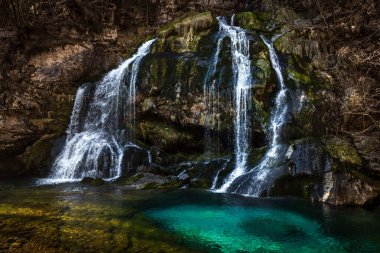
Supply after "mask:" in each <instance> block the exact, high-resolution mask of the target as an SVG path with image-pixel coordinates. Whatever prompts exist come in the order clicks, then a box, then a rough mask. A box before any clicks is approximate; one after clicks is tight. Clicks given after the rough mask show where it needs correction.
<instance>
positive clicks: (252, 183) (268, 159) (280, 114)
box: [228, 36, 289, 197]
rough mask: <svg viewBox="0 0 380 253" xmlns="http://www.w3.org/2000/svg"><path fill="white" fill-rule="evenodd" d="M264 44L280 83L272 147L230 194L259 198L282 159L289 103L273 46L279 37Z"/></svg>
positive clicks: (240, 179)
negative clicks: (282, 144) (279, 159)
mask: <svg viewBox="0 0 380 253" xmlns="http://www.w3.org/2000/svg"><path fill="white" fill-rule="evenodd" d="M261 38H262V40H263V42H264V44H265V45H266V46H267V48H268V50H269V55H270V60H271V63H272V67H273V69H274V70H275V72H276V76H277V80H278V83H279V88H280V90H279V92H278V94H277V96H276V99H275V108H274V110H273V112H272V117H271V121H270V137H271V141H270V145H269V150H268V151H267V153H266V154H265V156H264V158H263V159H262V160H261V162H260V163H259V164H258V165H257V166H256V167H254V168H253V169H252V170H250V171H249V172H247V173H246V174H244V175H242V176H241V177H239V178H237V179H236V180H235V182H233V184H231V187H230V188H229V189H228V192H233V193H239V194H244V195H249V196H256V197H257V196H259V195H260V194H261V192H262V191H263V190H264V188H265V186H266V185H267V184H268V182H269V181H270V180H269V177H270V174H271V169H274V168H275V167H276V165H278V162H279V161H278V158H279V157H280V154H279V153H280V148H281V143H280V134H281V130H282V127H283V125H284V123H285V121H286V119H287V114H288V110H289V108H288V103H287V93H288V89H287V87H286V85H285V82H284V77H283V74H282V71H281V66H280V61H279V59H278V56H277V54H276V51H275V49H274V46H273V42H274V41H275V39H276V38H278V36H276V37H274V39H272V40H271V41H269V40H267V39H265V38H264V36H261Z"/></svg>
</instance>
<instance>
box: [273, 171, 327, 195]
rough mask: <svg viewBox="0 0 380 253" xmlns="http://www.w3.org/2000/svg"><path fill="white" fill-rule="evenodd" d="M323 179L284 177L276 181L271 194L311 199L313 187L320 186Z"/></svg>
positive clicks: (314, 177)
mask: <svg viewBox="0 0 380 253" xmlns="http://www.w3.org/2000/svg"><path fill="white" fill-rule="evenodd" d="M321 182H322V178H321V177H318V176H312V175H306V174H300V175H296V176H292V175H284V176H282V177H280V178H279V179H277V180H276V182H275V183H274V185H273V186H272V189H271V190H270V192H269V195H270V196H296V197H301V198H305V199H310V197H311V194H312V191H313V189H312V187H313V185H315V184H320V183H321Z"/></svg>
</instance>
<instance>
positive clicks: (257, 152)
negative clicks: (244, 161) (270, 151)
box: [248, 147, 267, 166]
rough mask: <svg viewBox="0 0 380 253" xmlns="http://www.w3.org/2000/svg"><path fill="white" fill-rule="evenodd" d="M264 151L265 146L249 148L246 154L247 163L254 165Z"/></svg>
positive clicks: (262, 155) (265, 149)
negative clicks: (247, 154)
mask: <svg viewBox="0 0 380 253" xmlns="http://www.w3.org/2000/svg"><path fill="white" fill-rule="evenodd" d="M266 151H267V147H263V148H256V149H253V150H251V151H250V152H249V156H248V165H249V166H256V165H257V164H258V163H259V161H260V160H261V159H262V158H263V157H264V155H265V153H266Z"/></svg>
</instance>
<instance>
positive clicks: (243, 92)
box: [217, 17, 252, 192]
mask: <svg viewBox="0 0 380 253" xmlns="http://www.w3.org/2000/svg"><path fill="white" fill-rule="evenodd" d="M218 21H219V26H220V30H221V32H223V33H224V35H225V36H228V37H229V38H230V39H231V56H232V69H233V74H234V109H235V116H234V117H235V118H234V138H235V139H234V149H235V150H234V151H235V160H236V161H235V168H234V170H233V171H232V172H231V174H230V175H229V176H228V178H227V179H226V180H225V182H224V183H223V185H222V186H221V188H220V189H218V190H217V191H219V192H225V191H226V190H227V189H228V188H229V187H230V185H231V184H232V183H233V182H234V180H235V179H236V178H238V177H239V176H241V175H243V174H244V173H245V172H246V169H247V158H248V153H249V140H250V138H249V137H250V136H249V135H250V117H249V110H250V108H251V88H252V74H251V60H250V59H249V56H250V53H249V37H248V34H247V33H246V31H245V30H243V29H241V28H240V27H237V26H233V25H228V24H227V21H226V19H225V18H223V17H219V18H218Z"/></svg>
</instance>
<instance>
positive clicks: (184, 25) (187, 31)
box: [152, 12, 216, 52]
mask: <svg viewBox="0 0 380 253" xmlns="http://www.w3.org/2000/svg"><path fill="white" fill-rule="evenodd" d="M215 25H216V20H215V18H214V17H213V15H212V13H211V12H203V13H196V14H191V15H189V16H187V17H184V18H180V19H176V20H174V21H173V22H171V23H169V24H168V25H166V26H164V27H163V28H161V29H160V30H159V31H158V39H157V41H156V43H155V45H154V46H153V50H152V51H153V52H162V51H171V52H194V51H197V48H198V43H199V41H200V40H201V39H202V38H203V37H205V36H207V35H209V34H210V33H211V32H212V30H213V28H215Z"/></svg>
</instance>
